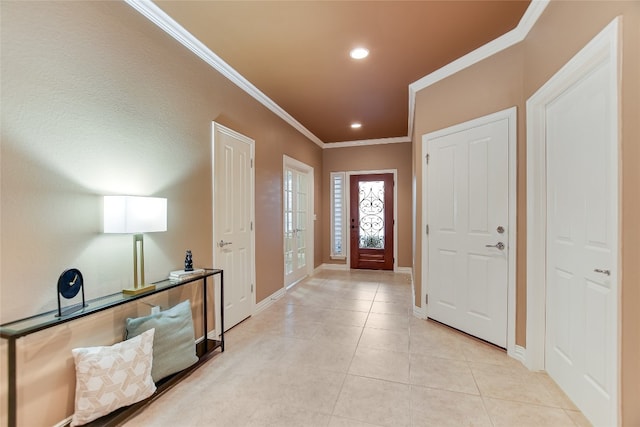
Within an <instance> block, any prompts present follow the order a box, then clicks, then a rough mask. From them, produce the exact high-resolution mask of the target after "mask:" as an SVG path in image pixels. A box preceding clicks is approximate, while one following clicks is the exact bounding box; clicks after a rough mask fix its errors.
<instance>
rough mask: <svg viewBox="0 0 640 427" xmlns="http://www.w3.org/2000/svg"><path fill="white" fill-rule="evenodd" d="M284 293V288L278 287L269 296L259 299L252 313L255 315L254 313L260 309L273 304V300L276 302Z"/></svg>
mask: <svg viewBox="0 0 640 427" xmlns="http://www.w3.org/2000/svg"><path fill="white" fill-rule="evenodd" d="M285 293H286V291H285V289H284V288H282V289H279V290H277V291H276V292H274V293H272V294H271V295H270V296H268V297H266V298H265V299H263V300H262V301H260V302H259V303H257V304H256V305H255V307H254V309H253V314H254V315H256V314H258V313H260V312H261V311H263V310H265V309H266V308H268V307H269V306H270V305H271V304H273V303H274V302H276V301H278V300H279V299H280V298H282V297H283V296H284V294H285Z"/></svg>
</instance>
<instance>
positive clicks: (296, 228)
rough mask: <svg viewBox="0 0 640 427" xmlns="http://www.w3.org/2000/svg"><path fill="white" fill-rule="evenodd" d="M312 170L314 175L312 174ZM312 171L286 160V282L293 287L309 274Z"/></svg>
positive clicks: (300, 164) (295, 162)
mask: <svg viewBox="0 0 640 427" xmlns="http://www.w3.org/2000/svg"><path fill="white" fill-rule="evenodd" d="M310 171H311V172H310ZM312 174H313V169H311V168H310V167H309V166H307V165H304V164H302V163H300V162H297V161H295V160H294V159H291V158H287V157H285V160H284V177H283V178H284V185H283V188H284V195H283V196H284V206H283V213H284V227H283V230H284V275H285V277H284V281H285V286H290V285H291V284H293V283H296V282H297V281H299V280H300V279H302V278H304V277H305V276H306V275H308V274H309V266H310V263H312V262H313V261H312V259H311V257H310V250H309V249H310V245H311V244H312V237H311V236H310V232H312V231H313V228H312V225H313V222H312V221H311V215H312V208H311V205H310V203H309V202H310V199H311V195H310V193H311V191H310V189H311V186H310V182H311V179H310V175H311V176H313V175H312Z"/></svg>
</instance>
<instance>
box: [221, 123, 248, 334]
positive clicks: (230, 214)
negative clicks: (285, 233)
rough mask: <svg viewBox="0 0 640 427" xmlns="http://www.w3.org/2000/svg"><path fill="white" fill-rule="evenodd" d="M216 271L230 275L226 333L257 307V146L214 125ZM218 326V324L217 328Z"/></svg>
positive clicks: (227, 280) (226, 304) (243, 137)
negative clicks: (254, 220)
mask: <svg viewBox="0 0 640 427" xmlns="http://www.w3.org/2000/svg"><path fill="white" fill-rule="evenodd" d="M213 141H214V149H213V157H214V162H213V164H214V168H213V169H214V171H213V174H214V177H213V189H214V201H213V222H214V225H213V226H214V229H213V235H214V249H213V252H214V266H216V268H221V269H222V270H223V271H224V285H225V287H224V327H225V330H227V329H229V328H231V327H233V326H235V325H236V324H238V323H239V322H241V321H242V320H244V319H246V318H247V317H249V316H251V313H252V307H253V305H254V304H255V298H254V296H253V295H254V294H253V284H254V283H255V282H254V278H255V252H254V241H255V240H254V239H255V237H254V231H253V194H254V180H253V160H252V159H253V149H254V148H253V145H254V142H253V140H251V139H249V138H247V137H245V136H243V135H241V134H239V133H237V132H234V131H232V130H230V129H228V128H225V127H224V126H221V125H219V124H217V123H215V122H214V124H213ZM217 322H218V320H216V325H218V324H219V323H217Z"/></svg>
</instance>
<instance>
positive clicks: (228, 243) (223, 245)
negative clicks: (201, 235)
mask: <svg viewBox="0 0 640 427" xmlns="http://www.w3.org/2000/svg"><path fill="white" fill-rule="evenodd" d="M231 243H233V242H225V241H224V240H220V242H218V247H220V248H224V247H225V246H227V245H230V244H231Z"/></svg>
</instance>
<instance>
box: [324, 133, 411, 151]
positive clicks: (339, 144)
mask: <svg viewBox="0 0 640 427" xmlns="http://www.w3.org/2000/svg"><path fill="white" fill-rule="evenodd" d="M403 142H411V138H409V137H408V136H398V137H395V138H379V139H361V140H357V141H342V142H329V143H326V144H325V145H324V146H323V147H322V148H345V147H361V146H363V145H381V144H401V143H403Z"/></svg>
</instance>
